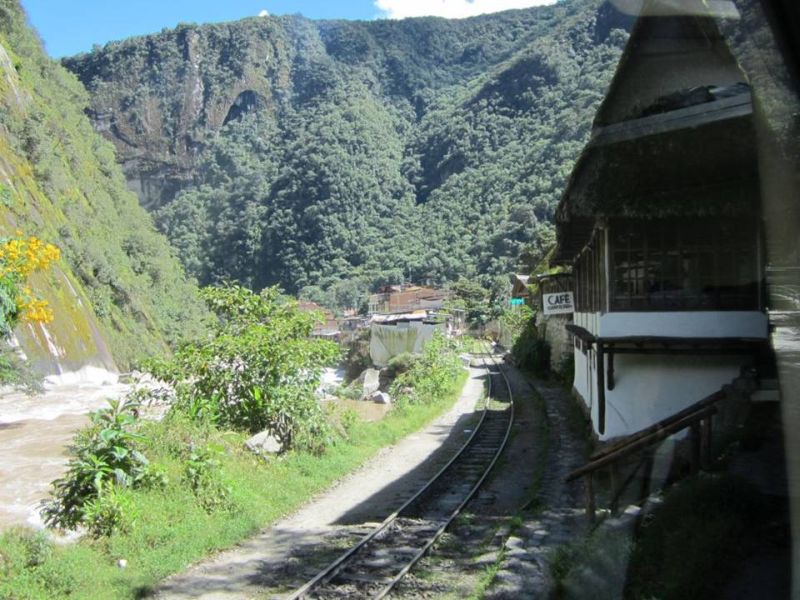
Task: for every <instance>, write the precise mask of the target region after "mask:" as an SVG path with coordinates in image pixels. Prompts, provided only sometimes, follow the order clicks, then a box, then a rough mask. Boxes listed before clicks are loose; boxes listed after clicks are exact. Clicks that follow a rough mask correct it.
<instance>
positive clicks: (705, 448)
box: [701, 415, 712, 470]
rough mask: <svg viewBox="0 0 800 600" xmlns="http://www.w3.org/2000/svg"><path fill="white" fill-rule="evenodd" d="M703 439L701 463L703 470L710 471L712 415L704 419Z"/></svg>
mask: <svg viewBox="0 0 800 600" xmlns="http://www.w3.org/2000/svg"><path fill="white" fill-rule="evenodd" d="M701 425H702V432H703V439H702V444H701V461H702V468H703V469H706V470H707V469H709V468H710V467H711V439H712V431H711V415H708V416H707V417H706V418H705V419H703V421H702V423H701Z"/></svg>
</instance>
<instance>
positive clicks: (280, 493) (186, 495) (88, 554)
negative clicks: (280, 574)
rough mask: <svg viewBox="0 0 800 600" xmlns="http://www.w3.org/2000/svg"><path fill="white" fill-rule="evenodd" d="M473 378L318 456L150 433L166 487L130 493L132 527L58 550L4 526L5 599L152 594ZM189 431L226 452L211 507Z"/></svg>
mask: <svg viewBox="0 0 800 600" xmlns="http://www.w3.org/2000/svg"><path fill="white" fill-rule="evenodd" d="M466 377H467V373H466V371H461V376H460V377H459V379H458V380H457V381H455V382H453V383H452V384H451V385H450V386H449V391H448V393H447V394H445V396H444V397H442V398H439V399H438V400H437V401H436V402H432V403H430V404H419V405H414V406H409V407H407V408H405V409H404V410H394V411H392V412H391V413H390V414H389V415H387V416H386V417H385V418H384V419H382V420H380V421H378V422H373V423H365V422H356V423H352V424H351V425H350V427H349V428H348V434H347V437H346V439H342V440H340V441H338V442H337V443H336V444H335V446H333V447H332V448H330V449H329V450H328V452H326V453H325V454H323V455H321V456H317V455H313V454H309V453H304V452H293V453H290V454H289V455H287V456H284V457H281V458H269V459H258V458H256V457H254V456H253V455H252V454H250V453H249V452H247V451H245V450H244V449H243V442H244V439H245V437H246V436H244V435H242V434H236V433H232V432H221V431H215V432H212V433H209V432H202V431H192V430H189V429H182V428H172V429H170V428H168V427H164V428H161V429H158V430H157V431H156V430H155V429H154V430H153V431H150V432H148V433H149V434H150V436H151V438H152V440H153V444H152V447H151V448H150V450H149V452H152V456H151V460H153V461H154V462H156V461H157V462H158V463H159V464H161V465H163V468H164V474H165V475H166V477H167V479H168V483H167V484H166V486H165V487H164V488H163V489H152V490H142V491H137V492H136V493H131V494H127V495H126V496H125V498H124V501H125V502H126V503H127V504H126V510H127V511H128V512H129V514H130V515H133V516H134V519H133V522H132V523H131V527H130V529H129V531H127V532H117V533H114V534H113V535H111V536H109V537H106V538H100V539H97V540H90V539H84V540H81V541H80V542H79V543H77V544H73V545H71V546H69V547H54V546H52V544H47V543H45V542H43V541H42V540H41V538H40V537H37V536H36V535H34V534H30V533H25V532H18V531H12V532H7V533H6V534H5V535H4V536H2V537H0V559H2V564H3V565H4V567H5V571H6V573H7V577H6V578H5V579H4V580H0V596H3V597H7V596H10V597H15V598H42V599H44V598H48V599H51V598H59V597H70V598H85V599H89V598H98V597H102V598H134V597H140V596H141V595H143V594H146V593H149V592H150V591H152V590H153V587H154V586H155V584H156V583H157V582H158V581H159V580H161V579H162V578H164V577H166V576H167V575H169V574H171V573H175V572H177V571H180V570H181V569H182V568H184V567H185V566H186V565H188V564H189V563H191V562H194V561H196V560H198V559H199V558H201V557H203V556H207V555H209V554H213V553H214V552H217V551H219V550H221V549H223V548H226V547H230V546H231V545H233V544H235V543H236V542H238V541H239V540H242V539H245V538H247V537H249V536H252V535H253V534H254V533H256V532H257V531H259V530H261V529H262V528H264V527H265V526H269V525H270V524H272V523H274V522H276V521H277V520H278V519H279V518H281V517H282V516H284V515H286V514H289V513H290V512H292V511H294V510H296V509H297V507H299V506H300V505H301V504H303V503H304V502H306V501H307V500H308V499H309V498H310V497H313V496H314V495H315V494H317V493H319V492H320V491H321V490H323V489H325V488H327V487H329V486H330V485H331V483H333V482H334V481H336V480H337V479H339V478H341V477H342V476H344V475H345V474H346V473H348V472H350V471H352V470H353V469H355V468H357V467H358V466H359V465H361V464H363V463H364V462H365V461H366V460H367V459H369V458H370V457H372V456H374V455H375V454H376V453H378V451H379V450H380V449H381V448H382V447H385V446H388V445H390V444H392V443H394V442H396V441H397V440H399V439H401V438H402V437H404V436H406V435H408V434H409V433H412V432H414V431H417V430H418V429H420V428H421V427H423V426H424V425H425V424H427V423H430V422H431V421H432V420H433V419H435V418H436V417H437V416H439V415H441V414H442V413H443V412H445V411H446V410H447V409H448V408H449V407H450V406H452V404H453V403H454V402H455V401H456V399H457V398H458V397H459V395H460V391H461V388H462V387H463V384H464V382H465V380H466ZM154 427H156V426H155V424H154ZM186 436H189V437H190V438H192V436H198V439H199V440H202V441H201V443H202V444H207V445H208V446H209V447H210V446H212V445H213V446H218V447H220V448H222V451H221V452H220V454H219V456H218V458H217V460H218V462H219V466H218V469H219V479H220V482H221V483H222V485H224V486H225V487H226V489H227V490H228V501H229V502H228V503H227V504H226V505H225V506H221V507H219V508H216V509H214V510H207V507H204V506H203V505H202V503H200V502H198V499H197V498H196V497H195V496H194V495H193V493H192V491H191V490H190V489H187V488H186V486H185V485H183V484H182V483H181V481H182V478H183V472H184V465H183V462H182V461H181V460H178V459H176V457H175V456H174V452H172V453H171V449H174V448H175V446H176V444H180V445H183V444H185V443H186ZM203 436H206V437H203ZM192 439H193V438H192ZM120 565H123V566H120Z"/></svg>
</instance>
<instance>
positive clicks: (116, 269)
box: [0, 0, 205, 372]
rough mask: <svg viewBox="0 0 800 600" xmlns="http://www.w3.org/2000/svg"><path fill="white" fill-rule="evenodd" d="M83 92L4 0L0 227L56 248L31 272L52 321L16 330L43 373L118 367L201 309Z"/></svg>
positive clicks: (175, 334)
mask: <svg viewBox="0 0 800 600" xmlns="http://www.w3.org/2000/svg"><path fill="white" fill-rule="evenodd" d="M87 102H88V98H87V95H86V92H85V90H84V89H83V87H82V86H81V85H80V83H79V82H78V81H77V80H76V79H75V77H74V76H73V75H72V74H70V73H68V72H67V71H66V70H65V69H64V68H63V67H61V66H60V65H58V64H57V63H55V62H53V61H51V60H50V59H48V58H47V57H46V56H45V55H44V52H43V51H42V48H41V45H40V43H39V41H38V39H36V37H35V35H34V34H33V32H32V31H30V29H28V27H27V25H26V23H25V15H24V14H23V12H22V10H21V8H20V6H19V4H18V2H17V1H16V0H0V190H2V191H3V193H2V194H0V196H2V199H3V206H2V212H0V236H2V235H8V234H10V233H11V232H13V231H14V230H16V229H19V230H22V231H23V232H24V233H25V234H26V235H28V234H35V235H37V236H38V237H40V238H42V239H44V240H46V241H48V242H52V243H54V244H56V245H58V246H59V247H60V248H61V250H62V256H63V260H62V261H60V264H59V265H58V267H57V268H56V269H55V270H54V272H53V273H52V274H51V275H49V276H38V277H37V278H35V279H34V280H33V282H32V283H33V288H34V290H35V291H37V292H38V293H40V294H41V295H43V296H44V297H45V298H46V299H48V300H49V302H50V303H51V305H52V307H53V310H54V314H55V320H54V322H53V323H51V324H49V325H47V326H46V327H45V326H42V325H36V326H33V325H22V326H20V327H19V328H18V329H17V331H16V334H17V338H18V339H19V340H20V342H21V344H22V347H23V349H24V351H25V352H26V354H27V355H28V356H29V357H30V358H31V359H32V360H33V361H34V362H35V363H36V364H37V365H38V366H39V367H40V369H42V370H45V371H49V372H56V371H59V370H62V369H65V370H66V369H76V368H80V367H82V366H85V365H97V366H104V367H112V366H114V364H115V363H116V365H117V366H119V367H120V368H125V367H127V366H128V365H129V364H130V362H131V361H132V360H133V359H134V358H135V357H137V356H140V355H143V354H148V353H153V352H160V351H163V350H164V349H165V348H166V347H167V345H168V343H170V342H176V341H177V340H178V339H179V338H180V337H181V336H182V335H183V334H184V333H186V332H187V331H188V330H191V328H192V327H200V326H201V320H202V319H201V318H202V316H203V315H204V314H205V313H204V309H202V308H201V304H200V302H199V299H198V298H197V295H196V287H195V286H194V284H192V283H190V282H189V281H188V280H187V279H186V278H185V276H184V275H183V270H182V268H181V267H180V264H179V262H178V261H177V259H176V258H175V256H174V254H173V251H172V250H171V249H170V247H169V245H168V243H167V241H166V239H164V237H163V236H161V235H160V234H158V233H157V232H156V231H155V229H154V227H153V225H152V221H151V219H150V217H149V216H148V215H147V213H145V212H144V210H143V209H142V208H141V207H140V206H139V205H138V203H137V201H136V197H135V195H134V194H132V193H131V192H129V191H128V190H127V189H126V187H125V180H124V177H123V175H122V173H121V171H120V169H119V166H118V165H117V164H116V162H115V157H114V151H113V147H112V146H111V145H110V144H109V143H108V142H106V141H104V140H103V139H102V138H101V137H100V136H99V135H97V133H96V132H95V131H94V130H93V129H92V126H91V124H90V123H89V120H88V119H87V118H86V116H85V115H84V114H83V110H84V108H85V107H86V104H87ZM193 324H196V325H193Z"/></svg>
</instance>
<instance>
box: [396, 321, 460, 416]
mask: <svg viewBox="0 0 800 600" xmlns="http://www.w3.org/2000/svg"><path fill="white" fill-rule="evenodd" d="M457 349H458V345H457V343H456V341H455V340H452V339H448V338H446V337H445V336H444V335H443V334H442V333H441V332H438V331H437V332H435V333H434V335H433V337H432V338H431V339H430V341H428V343H427V344H425V347H424V348H423V350H422V354H421V355H419V356H417V357H414V358H413V359H411V360H407V361H406V364H404V365H400V364H398V363H399V362H400V361H399V360H395V361H394V363H393V364H392V369H393V370H394V371H395V372H398V371H399V375H397V377H396V378H395V380H394V381H393V382H392V387H391V395H392V396H393V397H394V398H395V399H396V402H397V403H398V404H400V405H401V406H403V405H405V404H415V403H423V404H431V403H434V402H437V401H438V400H439V399H440V398H441V397H443V396H444V395H445V394H446V392H447V390H448V389H449V388H450V386H451V385H452V383H453V380H455V379H456V377H457V376H458V373H459V371H461V370H462V365H461V360H460V359H459V358H458V353H457ZM401 356H403V355H400V356H398V357H395V358H397V359H399V358H400V357H401Z"/></svg>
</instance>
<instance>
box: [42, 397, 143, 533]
mask: <svg viewBox="0 0 800 600" xmlns="http://www.w3.org/2000/svg"><path fill="white" fill-rule="evenodd" d="M137 408H138V405H137V404H135V403H133V402H131V401H129V400H127V399H126V400H111V401H109V408H104V409H100V410H98V411H95V412H94V413H92V415H91V419H92V425H91V426H90V427H89V428H88V429H86V430H83V431H81V432H79V433H78V435H76V436H75V440H74V444H73V446H72V447H71V448H70V454H71V455H72V458H71V459H70V461H69V463H68V465H67V473H66V475H64V477H62V478H60V479H56V480H55V481H54V482H53V484H52V488H53V489H52V495H53V499H52V500H51V501H48V502H45V503H44V506H43V510H42V514H43V515H44V520H45V523H47V525H49V526H51V527H63V528H66V529H72V528H75V527H76V526H77V525H80V524H85V523H86V520H87V516H88V515H89V513H90V514H91V517H92V519H93V522H92V523H91V524H90V530H92V528H94V531H109V530H110V529H113V527H109V524H110V523H114V522H117V523H121V522H122V519H121V517H115V516H113V515H112V513H115V512H117V508H119V509H120V510H122V509H124V506H123V504H124V503H123V502H122V501H121V499H120V498H119V497H118V496H117V488H125V487H132V486H135V485H137V484H138V483H140V482H141V481H142V480H144V479H145V478H146V477H147V473H148V464H149V463H148V461H147V459H146V458H145V456H144V455H143V454H142V453H141V452H139V451H138V450H137V449H136V447H135V444H136V442H138V441H140V440H141V439H142V436H141V435H140V434H138V433H135V432H134V431H133V428H134V425H135V424H136V410H137ZM104 495H108V496H109V497H108V498H103V496H104ZM114 507H117V508H114ZM87 511H89V513H87ZM102 515H106V517H107V518H106V517H103V516H102Z"/></svg>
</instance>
